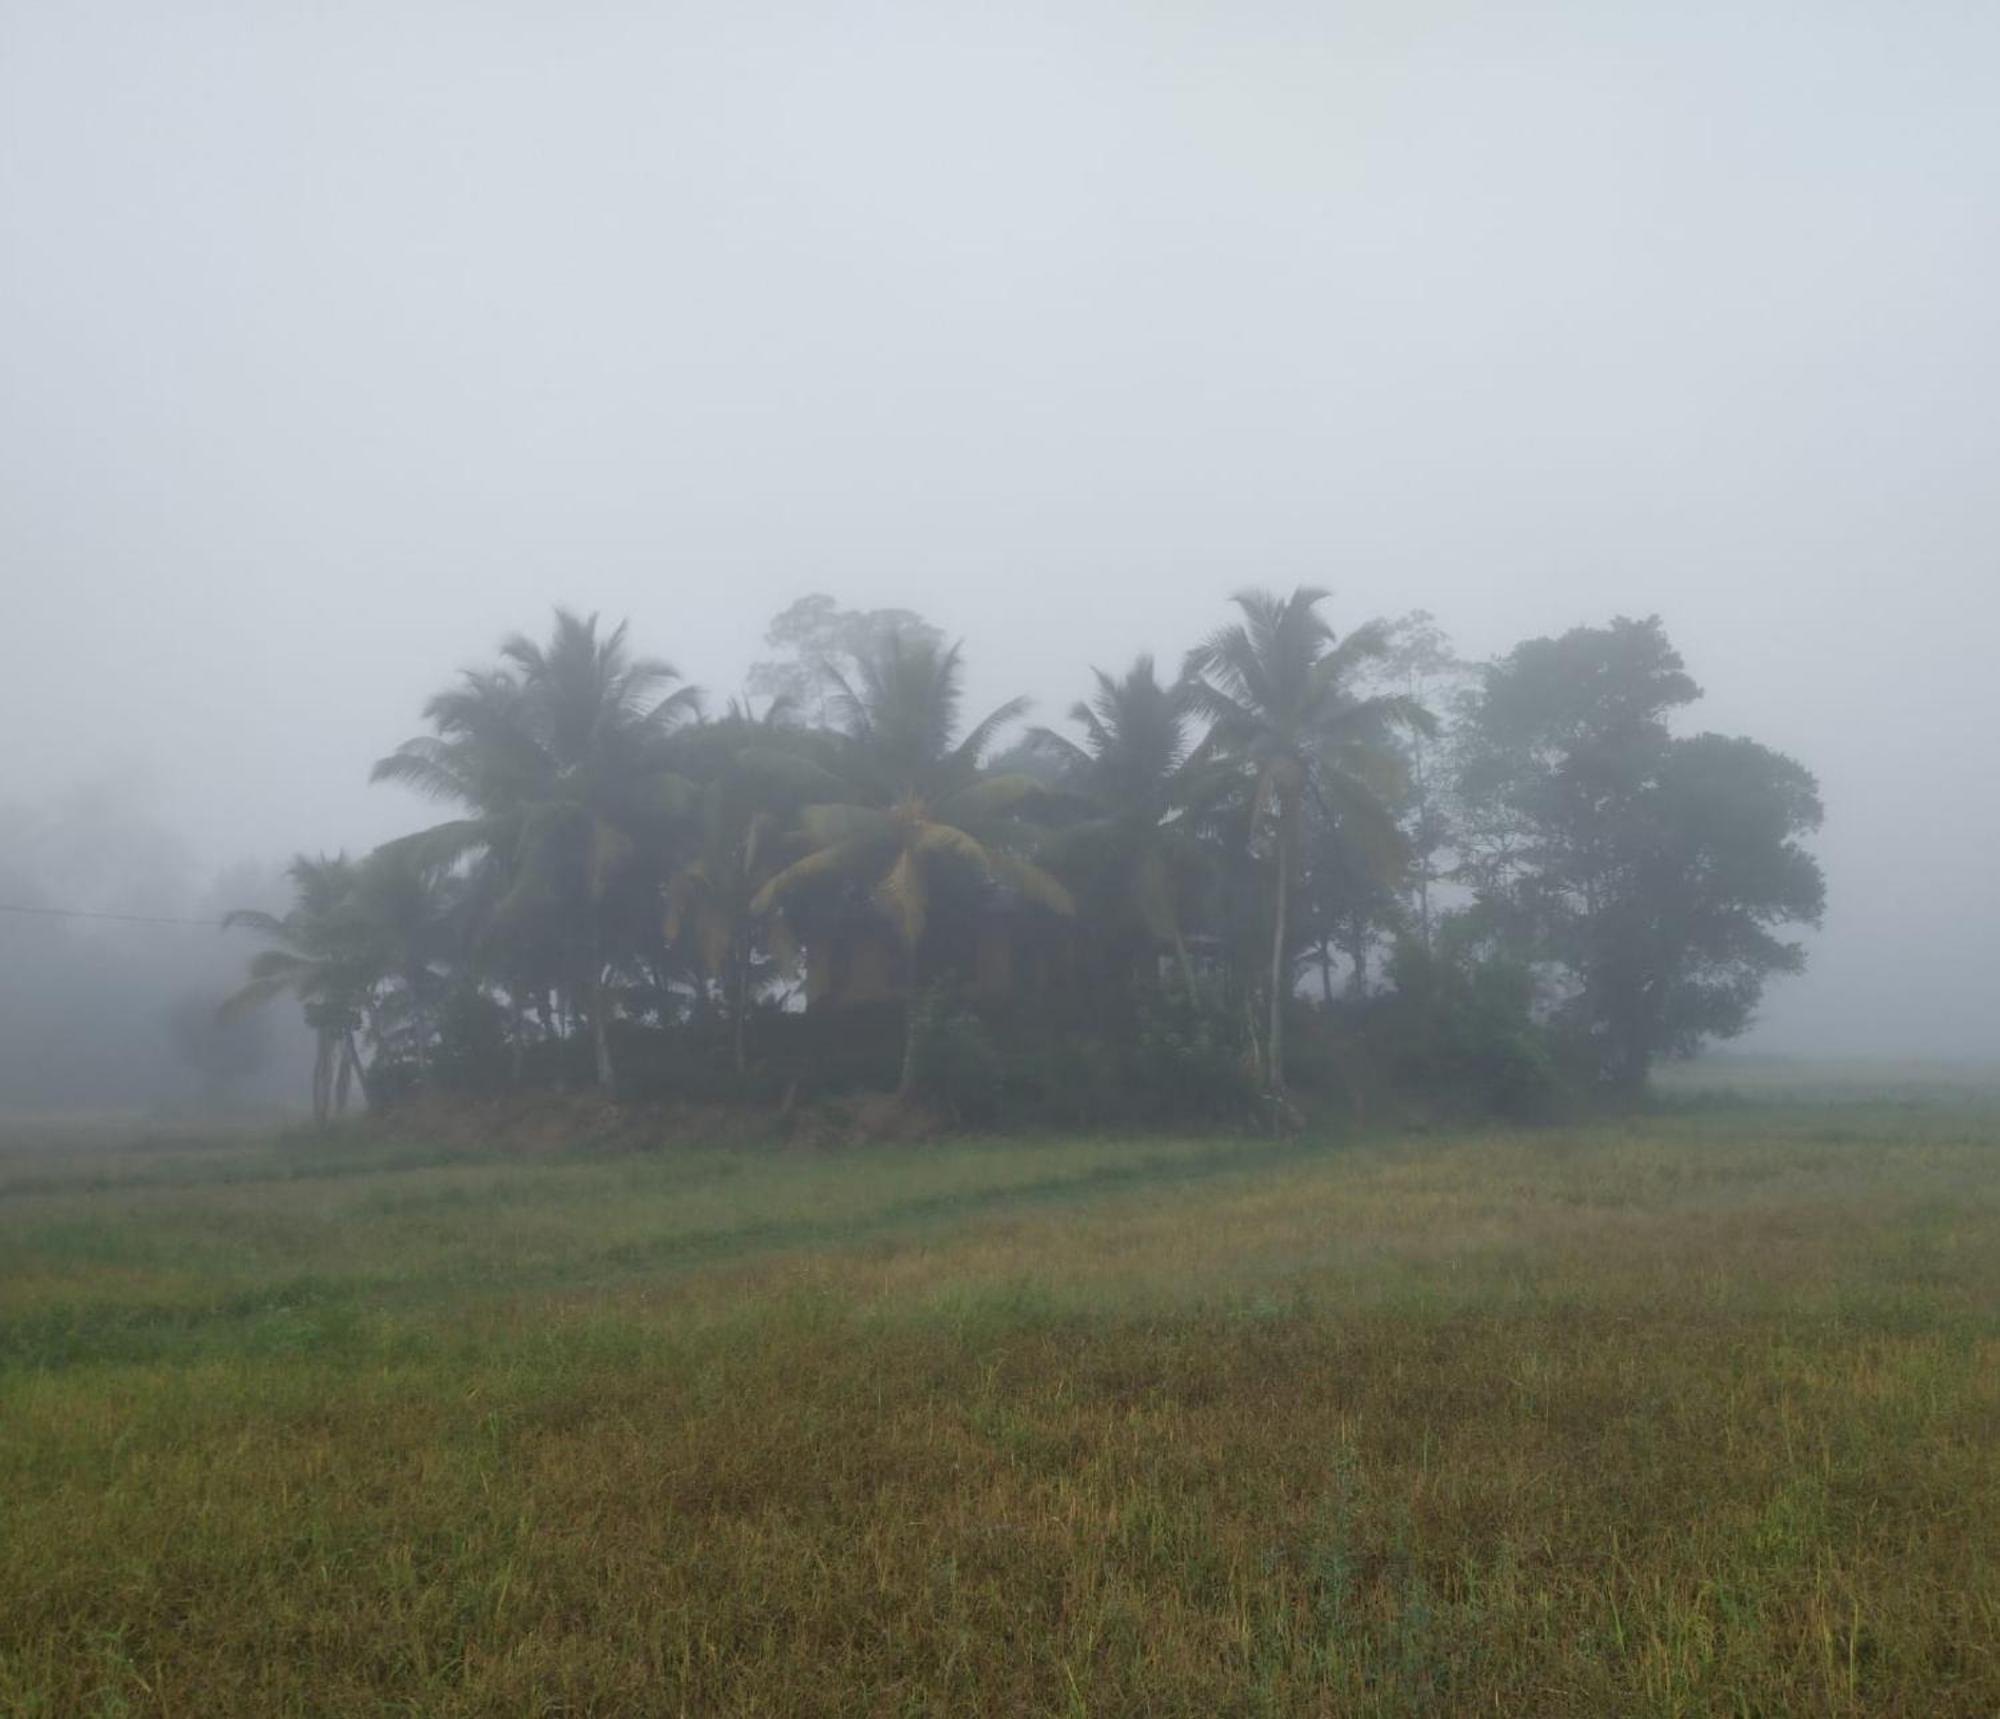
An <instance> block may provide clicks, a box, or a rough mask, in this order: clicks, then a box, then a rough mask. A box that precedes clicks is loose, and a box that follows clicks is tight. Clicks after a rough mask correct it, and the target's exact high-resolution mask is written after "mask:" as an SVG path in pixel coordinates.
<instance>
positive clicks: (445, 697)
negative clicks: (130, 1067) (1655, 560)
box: [229, 587, 1825, 1120]
mask: <svg viewBox="0 0 2000 1719" xmlns="http://www.w3.org/2000/svg"><path fill="white" fill-rule="evenodd" d="M1328 604H1329V599H1328V597H1327V594H1326V593H1325V592H1323V591H1320V590H1317V589H1314V588H1311V587H1301V588H1299V589H1297V590H1294V591H1292V592H1290V593H1288V594H1280V593H1276V592H1269V591H1261V590H1246V591H1243V592H1241V593H1239V594H1238V595H1237V596H1236V597H1235V598H1234V599H1233V608H1234V616H1233V618H1231V619H1228V620H1227V621H1225V622H1224V623H1223V624H1221V625H1219V626H1218V627H1217V629H1216V630H1215V631H1214V632H1213V633H1212V634H1210V635H1209V637H1207V638H1206V639H1205V640H1203V641H1201V642H1200V643H1198V644H1197V645H1196V646H1195V647H1194V648H1193V649H1192V650H1191V651H1189V652H1188V654H1187V657H1186V660H1185V662H1184V664H1183V666H1182V669H1181V671H1180V672H1179V674H1177V675H1175V676H1174V677H1172V678H1171V679H1168V678H1163V677H1162V676H1161V674H1160V672H1159V670H1158V669H1157V667H1156V666H1155V663H1154V661H1153V659H1152V658H1150V657H1146V656H1141V657H1139V658H1137V659H1136V660H1134V661H1133V663H1132V664H1131V666H1130V667H1129V668H1128V669H1127V670H1126V671H1125V672H1124V673H1122V674H1111V673H1107V672H1104V671H1092V684H1091V686H1090V690H1089V692H1088V694H1087V696H1086V697H1084V698H1082V699H1080V700H1078V701H1077V702H1076V703H1075V704H1074V705H1073V706H1072V707H1071V708H1070V711H1069V713H1068V725H1067V727H1066V728H1057V727H1046V726H1045V727H1039V728H1034V729H1031V730H1027V731H1025V732H1023V730H1022V729H1021V727H1020V724H1021V723H1022V721H1023V718H1024V716H1025V713H1026V705H1025V702H1024V701H1023V700H1020V699H1010V700H1007V701H1006V702H1004V703H1002V704H1001V705H999V706H998V707H997V708H995V709H994V710H991V711H989V712H987V713H985V714H984V715H982V716H980V717H979V718H978V719H977V720H974V721H971V722H969V723H968V722H967V721H966V720H965V718H964V713H963V709H962V704H963V687H964V655H963V650H962V647H961V646H960V645H958V644H956V643H951V642H948V641H947V640H946V638H945V636H944V634H943V633H941V632H940V631H939V630H938V629H937V628H936V627H934V626H932V625H930V624H929V623H928V622H925V621H924V620H922V619H921V618H920V617H918V616H916V615H914V614H911V613H909V612H908V611H902V610H875V611H866V612H854V611H846V610H842V609H841V608H840V607H839V606H838V605H837V604H835V603H834V602H833V601H832V599H830V598H824V597H814V598H808V599H804V600H802V601H801V602H800V603H799V604H796V605H794V606H793V608H792V609H790V610H788V611H787V612H786V613H785V615H783V616H781V617H779V620H778V621H777V622H776V623H774V625H773V627H772V630H771V633H770V635H769V636H770V641H771V644H772V646H773V648H774V649H776V650H778V651H779V652H780V653H781V654H780V656H779V657H777V658H775V659H773V660H772V661H769V662H766V663H764V664H762V665H759V668H758V670H757V671H756V673H755V674H754V675H753V683H754V685H753V691H754V692H755V693H756V695H757V696H759V697H760V698H762V699H763V700H764V702H763V704H762V705H761V707H758V708H753V707H752V705H751V704H750V703H749V702H748V701H747V700H746V701H731V702H730V703H729V704H727V705H726V706H724V707H723V709H722V711H721V712H720V713H719V714H717V715H714V716H709V715H707V714H705V712H704V705H703V700H702V697H701V695H700V694H699V692H698V691H697V690H696V689H694V688H692V687H690V686H688V685H687V684H685V683H684V682H683V681H682V680H681V678H680V676H679V675H678V674H677V673H676V672H675V670H674V669H673V668H672V667H671V666H669V665H668V664H667V663H666V662H664V661H662V660H659V659H656V658H652V657H647V656H642V655H640V654H638V653H637V652H636V651H635V650H634V649H633V648H632V646H631V644H630V642H629V640H628V635H627V630H626V628H625V627H624V626H623V625H618V626H610V627H606V626H604V625H602V624H601V623H600V621H599V620H598V618H597V617H595V616H583V615H579V614H576V613H572V612H570V611H566V610H558V611H557V612H556V614H555V616H554V619H553V622H552V623H551V626H550V628H549V631H548V633H547V635H546V636H545V637H544V638H542V639H533V638H529V637H526V636H522V635H516V636H514V637H511V638H509V639H507V640H505V641H504V642H503V643H502V644H501V645H500V647H499V650H498V653H497V660H495V661H494V662H493V663H492V664H491V665H490V666H486V667H480V668H474V669H471V670H468V671H466V672H464V673H463V674H461V675H460V677H459V678H458V680H457V681H456V682H455V683H453V684H452V685H451V686H449V687H447V688H445V689H444V690H442V691H440V692H439V693H438V694H437V695H436V696H435V697H434V698H433V699H431V701H430V702H429V704H428V705H427V706H426V707H425V710H424V715H425V718H426V721H427V725H428V732H427V733H424V734H421V735H419V736H416V737H414V738H412V739H410V740H408V741H406V742H404V744H403V745H401V746H400V747H398V748H397V749H396V750H395V751H394V752H392V753H391V754H390V755H389V756H388V757H386V758H384V759H382V760H381V761H380V762H379V763H378V764H376V766H375V770H374V774H375V778H376V779H377V780H378V781H383V782H388V783H395V784H400V785H402V786H405V787H408V788H411V789H414V790H416V791H417V792H419V793H421V794H424V795H426V796H428V797H430V798H432V799H435V800H438V801H441V802H443V803H445V804H446V805H448V806H449V807H450V808H451V810H452V812H453V816H451V817H449V818H447V819H446V820H445V821H443V822H441V823H438V824H436V825H434V826H432V827H430V828H427V829H424V830H421V831H419V832H417V833H416V834H413V835H411V836H407V837H404V838H401V839H400V840H398V841H395V842H392V843H389V844H387V845H386V846H385V847H383V848H381V849H378V850H377V851H376V852H374V853H373V854H370V855H367V856H364V857H363V858H361V859H359V860H350V859H346V858H344V857H335V858H324V857H321V858H311V857H305V856H302V857H301V858H300V859H299V861H298V862H297V863H296V865H295V866H294V868H293V871H292V883H293V887H294V892H295V900H294V904H293V906H292V908H291V909H290V911H288V912H286V913H283V914H276V915H273V914H268V913H248V912H246V913H244V914H242V915H239V916H238V923H241V924H243V925H246V926H248V927H250V928H252V929H254V930H256V931H258V932H260V933H261V934H263V935H264V936H265V937H266V938H267V939H268V940H269V943H270V947H269V948H268V949H266V950H265V951H263V952H262V953H260V954H259V955H258V956H257V957H256V959H255V961H254V962H253V963H252V967H251V971H250V973H249V975H248V978H247V981H246V984H245V986H244V988H243V989H242V991H241V992H240V993H239V995H238V996H237V998H235V999H234V1000H233V1001H232V1003H231V1004H230V1005H229V1008H230V1010H231V1012H232V1013H240V1011H242V1010H244V1009H248V1008H250V1007H252V1006H254V1005H255V1004H258V1003H260V1002H264V1001H268V1000H270V999H271V998H273V997H275V996H278V995H281V994H289V995H291V996H293V997H295V998H296V999H297V1000H298V1001H299V1003H300V1004H301V1005H302V1006H303V1009H304V1012H305V1015H306V1019H307V1022H308V1024H309V1025H310V1026H311V1027H312V1029H313V1032H314V1035H315V1043H316V1044H317V1045H318V1047H319V1049H318V1053H317V1060H316V1065H315V1070H314V1075H313V1103H314V1110H315V1113H316V1114H318V1115H320V1116H322V1117H325V1116H328V1115H331V1114H333V1113H336V1112H337V1111H338V1110H339V1109H341V1108H342V1107H343V1105H344V1104H345V1102H346V1101H347V1099H348V1097H349V1096H350V1094H351V1090H352V1088H353V1087H354V1086H355V1085H357V1084H358V1085H359V1086H360V1087H361V1088H362V1090H363V1092H364V1094H365V1096H366V1097H367V1098H368V1099H369V1101H370V1102H371V1103H386V1102H393V1101H394V1099H395V1098H396V1097H397V1096H399V1095H402V1094H405V1093H408V1092H411V1091H413V1090H423V1089H428V1088H438V1089H460V1090H463V1089H475V1090H478V1089H486V1088H492V1087H496V1086H500V1087H504V1086H523V1085H528V1086H532V1085H535V1084H554V1085H558V1086H562V1085H568V1086H588V1085H594V1086H596V1087H598V1088H601V1089H602V1090H603V1091H605V1092H606V1093H607V1094H611V1095H614V1096H619V1097H628V1096H630V1097H645V1096H671V1095H673V1094H675V1093H679V1094H682V1095H684V1096H685V1095H694V1094H698V1095H703V1096H707V1097H712V1098H724V1099H731V1100H737V1101H741V1100H755V1099H758V1098H759V1097H760V1096H762V1097H769V1098H776V1097H779V1096H783V1097H784V1098H785V1102H787V1103H789V1102H790V1101H791V1095H793V1094H796V1093H797V1092H798V1091H799V1090H800V1089H801V1088H802V1087H803V1088H805V1089H807V1090H810V1091H834V1090H839V1089H842V1088H843V1087H846V1088H853V1087H855V1086H861V1087H866V1086H869V1085H881V1086H884V1087H886V1086H889V1085H894V1086H895V1088H896V1089H897V1090H898V1091H899V1092H901V1093H902V1094H903V1095H904V1096H906V1097H926V1098H930V1099H934V1100H937V1101H939V1102H941V1103H944V1104H945V1105H946V1106H947V1108H957V1109H960V1110H962V1111H964V1112H966V1113H968V1114H969V1113H971V1112H972V1111H974V1110H978V1111H980V1112H981V1113H982V1114H991V1113H999V1112H1002V1111H1005V1110H1006V1109H1007V1108H1008V1107H1009V1106H1012V1107H1013V1109H1014V1110H1015V1111H1017V1112H1018V1113H1020V1114H1022V1115H1054V1114H1057V1113H1058V1112H1060V1113H1062V1114H1065V1115H1069V1114H1076V1115H1090V1116H1106V1117H1109V1116H1117V1115H1130V1116H1135V1117H1137V1116H1167V1115H1180V1116H1183V1117H1187V1116H1194V1115H1205V1114H1212V1115H1217V1116H1227V1115H1238V1116H1242V1117H1245V1118H1247V1117H1249V1116H1251V1115H1252V1114H1261V1115H1262V1116H1264V1117H1265V1118H1266V1119H1269V1120H1283V1119H1284V1118H1285V1117H1286V1116H1288V1115H1290V1114H1291V1113H1292V1111H1293V1106H1294V1103H1295V1100H1296V1099H1297V1098H1298V1096H1299V1095H1300V1094H1303V1095H1304V1097H1305V1098H1306V1100H1308V1101H1309V1102H1321V1101H1331V1102H1351V1103H1361V1102H1364V1101H1365V1098H1366V1095H1367V1093H1368V1092H1369V1091H1371V1090H1374V1089H1375V1088H1377V1087H1380V1086H1382V1085H1383V1084H1384V1083H1385V1082H1386V1083H1387V1084H1388V1085H1390V1086H1393V1087H1396V1088H1397V1089H1398V1090H1400V1091H1401V1092H1402V1093H1403V1094H1404V1095H1405V1097H1406V1098H1409V1099H1411V1100H1412V1101H1421V1102H1425V1103H1445V1102H1461V1101H1463V1102H1473V1103H1482V1104H1489V1105H1491V1106H1492V1107H1495V1108H1504V1109H1507V1110H1509V1111H1510V1112H1515V1111H1519V1110H1521V1109H1523V1108H1524V1107H1527V1106H1529V1105H1531V1104H1532V1103H1533V1102H1536V1101H1537V1100H1536V1097H1535V1095H1537V1094H1539V1095H1541V1096H1542V1098H1544V1099H1547V1098H1549V1097H1550V1096H1551V1095H1552V1094H1554V1093H1556V1092H1557V1091H1558V1090H1559V1089H1560V1088H1562V1086H1563V1085H1564V1083H1565V1082H1567V1083H1568V1084H1569V1088H1570V1090H1572V1091H1575V1092H1579V1093H1589V1092H1593V1091H1594V1092H1599V1093H1603V1094H1607V1095H1614V1096H1630V1095H1632V1094H1634V1093H1636V1092H1637V1091H1638V1090H1639V1089H1640V1088H1641V1087H1642V1086H1643V1084H1644V1082H1645V1079H1646V1076H1647V1073H1648V1071H1649V1069H1650V1068H1651V1066H1652V1063H1653V1061H1654V1060H1655V1059H1656V1058H1658V1057H1660V1056H1662V1055H1680V1054H1685V1053H1687V1052H1690V1051H1691V1050H1693V1049H1694V1048H1695V1047H1696V1046H1698V1045H1699V1044H1700V1043H1702V1042H1704V1041H1706V1040H1710V1039H1717V1038H1728V1037H1730V1036H1733V1035H1735V1034H1737V1033H1740V1032H1742V1031H1743V1030H1744V1029H1745V1028H1746V1027H1747V1026H1748V1024H1749V1023H1750V1021H1751V1020H1752V1019H1753V1017H1754V1013H1755V1010H1756V1008H1757V1005H1758V1003H1759V1001H1760V999H1761V997H1762V994H1763V990H1764V986H1765V984H1766V982H1767V981H1768V980H1769V979H1770V978H1771V977H1773V976H1776V975H1781V974H1785V973H1791V972H1796V971H1797V970H1798V969H1799V968H1800V967H1801V966H1802V964H1803V961H1804V955H1803V951H1802V947H1801V945H1800V944H1799V943H1798V942H1797V941H1796V938H1795V937H1794V936H1792V935H1791V931H1792V929H1793V928H1796V927H1800V926H1810V925H1813V924H1816V923H1817V922H1818V920H1819V917H1820V914H1821V912H1822V910H1823V906H1824V893H1825V891H1824V883H1823V880H1822V878H1821V876H1820V872H1819V868H1818V865H1817V863H1816V862H1815V861H1814V859H1813V857H1812V855H1811V853H1810V850H1809V848H1808V846H1807V845H1806V844H1807V841H1808V839H1809V837H1810V835H1811V833H1812V831H1813V830H1814V829H1815V828H1816V827H1817V826H1818V823H1819V819H1820V804H1819V798H1818V793H1817V788H1816V786H1815V784H1814V781H1813V779H1812V777H1811V775H1810V774H1809V773H1808V772H1807V771H1806V770H1805V769H1804V768H1803V767H1802V766H1801V765H1799V764H1798V763H1796V762H1794V761H1793V760H1791V759H1789V758H1785V757H1783V756H1782V755H1780V754H1778V753H1775V752H1772V751H1771V750H1769V749H1768V748H1766V747H1764V746H1762V745H1760V744H1758V743H1757V742H1755V741H1753V740H1749V739H1745V738H1740V737H1728V736H1722V735H1715V734H1704V733H1698V732H1697V733H1681V732H1677V730H1676V727H1675V723H1676V721H1677V719H1679V718H1680V717H1681V716H1682V714H1683V713H1684V712H1685V711H1686V710H1687V709H1688V707H1689V706H1691V705H1692V704H1693V703H1694V702H1695V701H1696V700H1697V699H1698V698H1699V696H1700V694H1699V689H1698V688H1697V687H1696V685H1695V683H1694V681H1693V679H1692V678H1691V677H1690V676H1689V674H1688V673H1687V671H1686V668H1685V666H1684V665H1683V663H1682V661H1681V659H1680V657H1679V655H1678V653H1676V652H1675V650H1674V648H1673V646H1672V644H1671V643H1670V641H1669V640H1668V638H1667V635H1666V632H1665V629H1664V628H1663V627H1662V626H1661V624H1660V622H1659V621H1658V620H1657V619H1648V620H1618V621H1614V622H1612V623H1611V624H1610V625H1608V626H1604V627H1595V628H1592V627H1583V628H1577V629H1575V630H1573V631H1571V632H1568V633H1565V634H1563V635H1561V636H1560V637H1556V638H1542V639H1532V640H1529V641H1527V642H1525V643H1523V644H1521V645H1519V646H1517V647H1516V648H1515V649H1514V650H1513V651H1511V652H1509V653H1508V654H1507V655H1506V656H1504V657H1502V658H1500V659H1499V660H1497V661H1495V662H1492V663H1488V664H1485V665H1468V664H1464V663H1461V662H1460V661H1459V660H1458V659H1457V658H1456V657H1455V655H1454V654H1453V652H1452V651H1451V648H1450V645H1449V641H1447V640H1446V639H1445V638H1444V636H1443V634H1442V632H1441V631H1440V630H1439V629H1438V628H1437V626H1436V624H1435V622H1433V621H1432V620H1431V618H1430V617H1429V616H1428V615H1426V614H1424V613H1423V612H1421V611H1417V612H1414V613H1412V614H1411V615H1408V616H1406V617H1404V618H1403V620H1401V621H1399V622H1394V623H1384V622H1379V621H1371V622H1363V623H1361V624H1358V625H1355V626H1353V627H1351V628H1350V629H1349V630H1347V631H1346V632H1344V633H1339V632H1336V631H1335V629H1334V626H1333V624H1332V622H1331V620H1330V619H1329V616H1328ZM1337 969H1338V971H1339V973H1340V983H1338V984H1336V982H1335V974H1336V970H1337ZM1315 974H1316V975H1317V981H1318V982H1317V984H1316V985H1315V984H1313V983H1311V979H1312V977H1313V975H1315ZM877 1021H881V1022H882V1023H883V1025H884V1026H887V1025H888V1023H889V1022H890V1021H893V1035H891V1034H889V1033H887V1032H879V1031H878V1030H877V1027H876V1025H875V1023H876V1022H877ZM975 1089H976V1091H975ZM955 1093H956V1095H957V1096H956V1097H955V1096H954V1094H955ZM975 1098H976V1103H975V1102H974V1100H975Z"/></svg>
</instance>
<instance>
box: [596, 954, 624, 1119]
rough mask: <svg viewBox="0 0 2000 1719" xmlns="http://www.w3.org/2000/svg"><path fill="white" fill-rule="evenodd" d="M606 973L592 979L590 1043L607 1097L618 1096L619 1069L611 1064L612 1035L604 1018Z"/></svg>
mask: <svg viewBox="0 0 2000 1719" xmlns="http://www.w3.org/2000/svg"><path fill="white" fill-rule="evenodd" d="M604 1009H605V1002H604V975H603V974H602V973H601V972H599V973H593V974H592V975H591V979H590V1043H591V1048H592V1050H593V1051H594V1052H595V1053H596V1057H597V1084H598V1086H599V1087H600V1088H602V1089H603V1092H604V1095H605V1097H607V1098H616V1097H617V1096H618V1083H617V1071H616V1070H615V1069H614V1068H613V1067H612V1065H611V1035H610V1032H609V1030H608V1024H607V1023H606V1021H605V1019H604Z"/></svg>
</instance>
